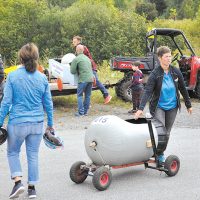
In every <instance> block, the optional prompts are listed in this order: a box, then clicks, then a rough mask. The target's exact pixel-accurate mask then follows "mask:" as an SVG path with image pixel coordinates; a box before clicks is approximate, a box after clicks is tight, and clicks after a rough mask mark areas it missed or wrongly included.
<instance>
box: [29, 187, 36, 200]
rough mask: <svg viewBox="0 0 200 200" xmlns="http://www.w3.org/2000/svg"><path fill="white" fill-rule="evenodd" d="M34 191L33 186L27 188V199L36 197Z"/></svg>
mask: <svg viewBox="0 0 200 200" xmlns="http://www.w3.org/2000/svg"><path fill="white" fill-rule="evenodd" d="M36 197H37V196H36V191H35V188H34V189H28V198H29V199H34V198H36Z"/></svg>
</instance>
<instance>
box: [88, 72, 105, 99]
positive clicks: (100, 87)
mask: <svg viewBox="0 0 200 200" xmlns="http://www.w3.org/2000/svg"><path fill="white" fill-rule="evenodd" d="M92 71H93V74H94V76H95V79H96V87H97V88H99V90H100V91H101V93H102V94H103V97H104V98H106V97H107V96H108V90H107V89H106V88H105V86H104V85H103V84H102V83H101V82H100V81H99V78H98V75H97V71H95V70H92Z"/></svg>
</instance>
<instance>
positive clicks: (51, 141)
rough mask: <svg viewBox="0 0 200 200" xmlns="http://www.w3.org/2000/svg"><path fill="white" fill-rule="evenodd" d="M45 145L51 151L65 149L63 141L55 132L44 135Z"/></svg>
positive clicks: (48, 131)
mask: <svg viewBox="0 0 200 200" xmlns="http://www.w3.org/2000/svg"><path fill="white" fill-rule="evenodd" d="M43 140H44V143H45V145H46V146H47V147H49V148H50V149H57V148H61V147H63V141H62V140H61V139H60V138H59V137H58V136H56V135H55V133H54V130H47V131H46V132H45V134H44V135H43Z"/></svg>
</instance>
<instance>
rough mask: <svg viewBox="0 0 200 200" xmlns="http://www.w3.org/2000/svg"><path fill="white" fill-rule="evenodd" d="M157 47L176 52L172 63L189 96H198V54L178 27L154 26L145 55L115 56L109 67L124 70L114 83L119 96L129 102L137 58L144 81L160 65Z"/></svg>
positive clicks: (199, 70) (199, 95)
mask: <svg viewBox="0 0 200 200" xmlns="http://www.w3.org/2000/svg"><path fill="white" fill-rule="evenodd" d="M159 46H169V47H170V48H171V49H172V51H173V52H174V53H175V55H174V56H173V59H172V65H174V66H176V67H179V68H180V70H181V72H182V74H183V77H184V80H185V85H186V87H187V89H188V92H189V95H190V97H195V98H198V99H200V57H198V56H197V55H196V54H195V52H194V50H193V48H192V46H191V45H190V43H189V41H188V40H187V38H186V37H185V35H184V33H183V32H182V31H181V30H177V29H169V28H155V29H152V30H151V31H149V32H147V34H146V56H144V57H129V58H128V57H114V58H112V59H111V69H112V70H118V71H121V72H124V77H123V79H121V80H120V81H118V82H117V84H116V86H115V90H116V94H117V96H118V97H120V98H122V99H123V100H125V101H131V100H132V99H131V89H130V84H131V74H132V68H131V66H132V62H134V61H140V62H141V65H140V69H141V70H142V72H143V74H144V75H145V80H144V83H145V82H146V81H147V78H148V75H149V74H150V72H151V71H152V70H153V69H154V68H155V67H156V66H158V64H159V61H158V58H157V55H156V51H157V48H158V47H159Z"/></svg>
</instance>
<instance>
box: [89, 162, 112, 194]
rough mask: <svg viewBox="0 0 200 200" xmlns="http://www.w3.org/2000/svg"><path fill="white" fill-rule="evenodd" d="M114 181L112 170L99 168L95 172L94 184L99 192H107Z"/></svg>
mask: <svg viewBox="0 0 200 200" xmlns="http://www.w3.org/2000/svg"><path fill="white" fill-rule="evenodd" d="M111 181H112V174H111V172H110V170H109V169H108V168H106V167H104V166H101V167H99V168H97V170H96V171H95V172H94V175H93V178H92V183H93V185H94V187H95V188H96V189H97V190H100V191H103V190H106V189H107V188H108V187H109V186H110V183H111Z"/></svg>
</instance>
